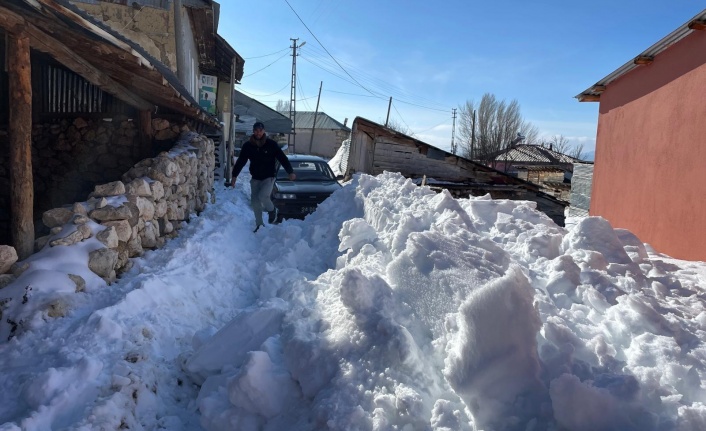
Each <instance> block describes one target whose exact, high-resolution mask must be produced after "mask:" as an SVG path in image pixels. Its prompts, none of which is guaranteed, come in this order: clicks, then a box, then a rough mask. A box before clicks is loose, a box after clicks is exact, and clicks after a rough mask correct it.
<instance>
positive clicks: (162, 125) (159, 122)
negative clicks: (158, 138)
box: [152, 118, 171, 131]
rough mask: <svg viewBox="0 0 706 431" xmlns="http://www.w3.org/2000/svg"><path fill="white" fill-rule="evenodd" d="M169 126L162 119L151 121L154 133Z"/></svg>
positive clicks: (167, 122)
mask: <svg viewBox="0 0 706 431" xmlns="http://www.w3.org/2000/svg"><path fill="white" fill-rule="evenodd" d="M170 126H171V124H169V121H167V120H165V119H164V118H155V119H153V120H152V129H153V130H156V131H160V130H164V129H168V128H169V127H170Z"/></svg>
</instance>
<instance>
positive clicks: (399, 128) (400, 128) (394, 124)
mask: <svg viewBox="0 0 706 431" xmlns="http://www.w3.org/2000/svg"><path fill="white" fill-rule="evenodd" d="M387 128H388V129H392V130H394V131H395V132H399V133H402V134H403V135H407V136H410V137H414V133H413V132H412V130H411V129H410V128H409V127H407V125H406V124H403V123H402V122H400V121H397V120H395V119H394V118H390V119H389V120H388V121H387Z"/></svg>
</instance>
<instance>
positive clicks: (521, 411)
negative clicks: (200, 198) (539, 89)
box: [0, 173, 706, 431]
mask: <svg viewBox="0 0 706 431" xmlns="http://www.w3.org/2000/svg"><path fill="white" fill-rule="evenodd" d="M243 175H247V174H243ZM248 188H249V181H246V180H243V181H238V182H237V183H236V188H235V189H232V188H224V187H223V186H221V185H218V186H217V190H216V192H215V193H216V197H217V202H216V203H215V204H212V205H210V206H208V207H207V209H206V210H205V211H203V212H202V213H201V214H200V215H198V216H196V215H193V216H192V217H191V221H190V222H189V223H185V224H183V226H182V229H181V230H180V233H179V236H178V237H177V238H175V239H173V240H170V241H168V242H167V244H166V245H165V247H163V248H162V249H159V250H153V251H148V252H147V253H146V254H145V255H144V256H143V257H140V258H135V259H133V261H134V265H133V267H132V268H131V269H130V270H129V271H128V272H126V273H124V274H122V275H121V276H120V278H119V279H118V280H117V281H116V282H115V283H113V284H111V285H109V286H107V285H105V283H104V282H103V281H102V280H101V279H100V278H98V277H97V276H95V275H93V274H92V273H91V272H90V271H89V270H88V269H87V268H86V262H87V255H88V253H89V252H90V251H91V250H93V249H95V248H97V247H99V245H98V244H97V243H96V242H94V240H87V241H84V242H81V243H78V244H76V245H73V246H60V247H54V248H45V249H44V250H42V251H41V252H39V253H37V254H35V255H34V256H33V257H32V258H31V259H30V260H29V264H30V267H29V269H27V271H26V272H25V273H24V274H23V275H22V276H21V277H20V278H19V279H18V280H17V281H15V282H14V283H13V284H11V285H9V286H7V287H5V288H3V289H2V290H0V301H2V300H3V299H11V300H10V301H9V302H6V303H5V305H4V306H3V308H2V311H3V318H2V323H1V324H0V334H1V335H2V337H3V340H7V338H8V337H9V340H7V341H4V342H3V343H2V344H0V385H2V387H3V391H2V392H1V393H0V423H1V424H2V425H0V430H2V431H10V430H13V431H14V430H54V429H57V430H58V429H62V430H69V429H70V430H98V429H120V428H123V429H145V430H159V429H163V430H177V431H178V430H201V429H203V430H234V429H238V430H283V429H287V430H294V431H303V430H318V429H331V430H403V431H411V430H437V431H441V430H473V429H477V430H481V429H482V430H561V429H566V430H702V429H706V390H705V389H704V384H703V383H702V381H703V380H704V378H706V346H705V344H704V340H705V332H704V331H706V307H705V305H706V301H704V290H703V288H704V286H706V264H704V263H703V262H687V261H679V260H675V259H671V258H669V257H668V256H665V255H662V254H659V253H658V252H656V251H655V250H653V249H652V248H651V247H649V245H646V244H643V243H642V242H641V241H640V240H639V239H638V238H637V237H636V236H635V235H633V234H632V233H630V232H629V231H626V230H623V229H614V228H613V227H612V226H611V225H610V224H609V223H608V222H607V221H606V220H604V219H602V218H597V217H590V218H581V219H573V220H570V223H567V226H569V227H568V228H562V227H558V226H556V225H555V224H554V223H553V222H552V221H551V220H550V219H549V218H548V217H547V216H545V215H543V214H542V213H539V212H537V211H536V210H535V205H534V203H532V202H524V201H509V200H492V199H490V198H489V197H488V196H484V197H477V198H470V199H454V198H452V197H451V196H450V195H449V194H448V193H445V192H442V193H439V194H437V193H435V192H433V191H431V190H430V189H429V188H428V187H418V186H416V185H415V184H414V183H413V182H411V181H410V180H406V179H404V178H403V177H401V176H400V175H398V174H392V173H385V174H382V175H379V176H378V177H371V176H368V175H355V176H354V177H353V179H352V180H351V181H350V182H348V183H346V184H345V185H344V187H342V188H341V189H340V190H339V191H337V192H336V193H335V194H334V195H333V196H331V197H330V198H329V199H328V200H326V201H325V202H324V203H322V204H321V205H320V206H319V209H318V210H317V211H316V212H315V213H313V214H311V215H310V216H308V217H307V218H306V219H305V220H287V221H284V222H283V223H282V224H280V225H273V226H266V228H265V229H261V230H260V231H258V232H257V233H255V234H254V233H252V228H253V226H254V217H253V214H252V212H251V210H250V209H249V206H248V195H249V189H248ZM91 228H92V229H93V230H94V233H95V232H97V231H99V230H100V229H101V227H100V226H99V225H91ZM67 274H78V275H81V276H82V277H83V278H84V279H86V287H85V289H84V290H83V291H79V292H76V291H75V284H74V283H73V281H71V279H70V278H69V277H68V275H67ZM8 320H9V321H11V322H14V324H16V325H17V327H16V330H15V332H14V333H12V335H10V330H11V327H12V324H10V323H8Z"/></svg>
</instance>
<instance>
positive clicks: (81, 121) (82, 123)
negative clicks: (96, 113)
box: [74, 117, 88, 129]
mask: <svg viewBox="0 0 706 431" xmlns="http://www.w3.org/2000/svg"><path fill="white" fill-rule="evenodd" d="M87 126H88V123H87V122H86V120H84V119H83V118H81V117H79V118H77V119H75V120H74V127H75V128H77V129H83V128H84V127H87Z"/></svg>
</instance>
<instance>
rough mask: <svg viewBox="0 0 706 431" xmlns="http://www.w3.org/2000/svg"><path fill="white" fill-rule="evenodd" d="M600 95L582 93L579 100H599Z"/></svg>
mask: <svg viewBox="0 0 706 431" xmlns="http://www.w3.org/2000/svg"><path fill="white" fill-rule="evenodd" d="M600 101H601V96H600V95H599V94H582V95H580V96H579V102H600Z"/></svg>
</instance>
